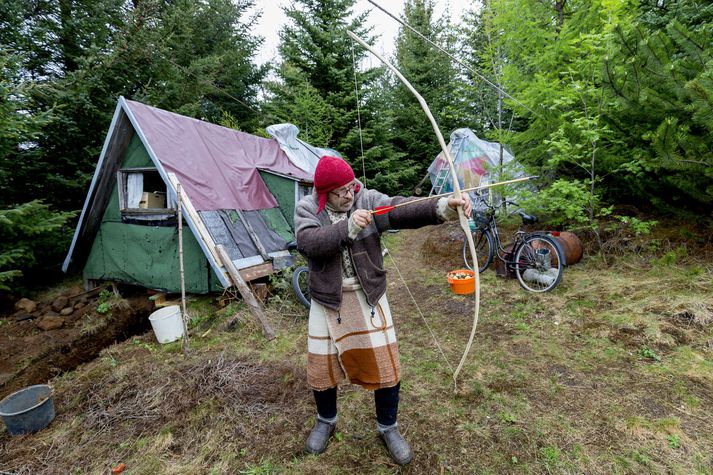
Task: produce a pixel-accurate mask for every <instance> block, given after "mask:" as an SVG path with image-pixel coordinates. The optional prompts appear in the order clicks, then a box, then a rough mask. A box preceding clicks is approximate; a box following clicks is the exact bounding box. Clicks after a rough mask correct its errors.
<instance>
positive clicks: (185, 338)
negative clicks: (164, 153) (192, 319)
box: [176, 183, 188, 359]
mask: <svg viewBox="0 0 713 475" xmlns="http://www.w3.org/2000/svg"><path fill="white" fill-rule="evenodd" d="M182 195H183V194H182V193H181V184H180V183H178V184H177V185H176V201H177V205H178V265H179V267H180V269H181V307H182V310H183V311H182V312H181V313H182V315H183V318H182V320H183V358H185V359H188V311H187V310H186V275H185V272H184V270H183V210H182V209H181V206H182V205H183V199H182Z"/></svg>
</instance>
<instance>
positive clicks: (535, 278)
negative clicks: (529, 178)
mask: <svg viewBox="0 0 713 475" xmlns="http://www.w3.org/2000/svg"><path fill="white" fill-rule="evenodd" d="M484 204H485V206H486V207H487V208H488V209H487V210H486V211H484V212H476V211H475V210H473V212H472V214H471V215H472V220H471V233H472V235H473V242H474V243H475V249H476V254H477V255H478V272H479V273H482V272H483V271H485V269H487V268H488V267H489V266H490V265H491V264H492V263H493V259H494V258H495V255H496V254H497V257H498V258H499V259H500V260H501V261H503V262H504V263H505V268H506V271H507V272H508V273H510V272H512V273H514V274H515V276H516V277H517V280H518V282H519V283H520V286H521V287H522V288H523V289H525V290H527V291H529V292H549V291H551V290H553V289H554V288H555V287H557V285H559V283H560V282H561V280H562V274H563V272H564V265H565V259H564V252H563V251H562V248H561V246H560V245H559V243H558V242H557V241H556V240H555V239H554V238H553V237H552V236H550V235H548V234H547V233H545V232H543V231H534V232H527V231H523V229H522V226H525V225H530V224H534V223H536V222H537V217H536V216H531V215H529V214H527V213H525V212H524V211H522V210H521V209H518V210H517V211H514V212H511V213H509V216H512V215H514V214H517V215H519V216H520V218H521V219H522V225H521V226H520V227H519V228H518V230H517V231H516V232H515V241H514V242H513V247H512V251H511V252H509V251H507V250H506V249H505V248H503V246H502V244H501V241H500V233H499V232H498V225H497V219H496V217H495V215H496V211H497V210H498V209H499V208H502V207H503V206H505V205H512V206H518V205H517V203H513V202H512V201H504V202H501V203H500V204H498V205H491V204H489V203H487V202H484ZM462 254H463V262H465V266H466V267H467V268H468V269H469V270H473V268H472V267H471V262H473V259H472V257H471V256H470V248H469V247H468V241H467V240H464V242H463V250H462Z"/></svg>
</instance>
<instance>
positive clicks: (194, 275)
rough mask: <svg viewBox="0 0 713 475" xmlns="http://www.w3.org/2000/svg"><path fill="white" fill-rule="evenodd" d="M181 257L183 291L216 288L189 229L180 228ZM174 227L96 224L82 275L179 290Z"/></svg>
mask: <svg viewBox="0 0 713 475" xmlns="http://www.w3.org/2000/svg"><path fill="white" fill-rule="evenodd" d="M183 236H184V242H183V260H184V266H185V278H186V291H188V292H191V293H206V292H209V291H211V290H218V289H219V285H220V283H219V281H218V278H217V277H216V276H215V274H213V272H212V270H211V269H210V267H209V265H208V261H207V260H206V258H205V256H204V255H203V251H202V250H201V248H200V246H199V245H198V242H197V241H196V240H195V238H194V237H193V233H191V232H190V231H189V232H184V234H183ZM180 275H181V274H180V270H179V264H178V230H177V229H176V228H158V227H154V226H141V225H132V224H122V223H111V222H104V223H102V225H101V227H100V228H99V232H98V233H97V236H96V238H95V239H94V243H93V245H92V250H91V252H90V254H89V259H88V260H87V264H86V266H85V267H84V278H85V279H96V280H116V281H120V282H126V283H129V284H138V285H142V286H144V287H148V288H154V289H162V290H165V291H168V292H180V291H181V280H180Z"/></svg>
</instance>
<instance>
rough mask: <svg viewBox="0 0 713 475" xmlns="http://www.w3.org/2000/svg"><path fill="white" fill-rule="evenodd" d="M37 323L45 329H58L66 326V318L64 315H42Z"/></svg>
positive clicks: (38, 326)
mask: <svg viewBox="0 0 713 475" xmlns="http://www.w3.org/2000/svg"><path fill="white" fill-rule="evenodd" d="M35 325H37V328H40V329H42V330H44V331H49V330H57V329H58V328H62V327H63V326H64V318H62V317H48V316H45V317H42V318H41V319H40V320H39V321H38V322H37V323H36V324H35Z"/></svg>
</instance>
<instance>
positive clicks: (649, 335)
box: [0, 228, 713, 474]
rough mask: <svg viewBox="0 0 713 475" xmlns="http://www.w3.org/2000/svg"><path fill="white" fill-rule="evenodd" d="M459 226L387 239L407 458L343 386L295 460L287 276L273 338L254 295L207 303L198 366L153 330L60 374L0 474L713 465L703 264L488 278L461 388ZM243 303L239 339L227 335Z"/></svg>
mask: <svg viewBox="0 0 713 475" xmlns="http://www.w3.org/2000/svg"><path fill="white" fill-rule="evenodd" d="M450 233H451V231H450V230H449V229H447V228H430V229H427V230H425V231H421V232H402V233H399V234H397V235H390V236H388V238H387V246H388V248H389V250H390V251H391V252H392V253H393V255H394V257H395V263H394V262H392V261H391V260H390V259H389V258H388V257H387V259H386V266H387V270H388V272H389V276H390V278H389V286H388V293H389V300H390V303H391V307H392V310H393V313H394V317H395V320H396V325H397V330H398V334H399V344H400V352H401V362H402V396H401V401H402V402H401V406H400V416H399V425H400V426H401V429H402V432H403V433H404V434H405V436H406V438H407V439H408V440H409V441H410V442H411V444H412V446H413V447H414V450H415V453H416V457H415V459H414V461H413V462H412V464H411V465H410V466H409V467H407V468H405V469H400V468H398V467H396V466H395V465H394V464H393V463H392V462H391V461H390V459H389V457H388V455H387V454H386V451H385V450H384V448H383V447H382V446H381V444H380V442H379V440H378V439H377V437H376V435H375V430H374V425H375V422H374V416H373V399H372V395H371V393H369V392H366V391H363V390H361V389H360V388H358V387H354V386H350V385H344V386H342V387H341V389H340V397H339V411H340V421H339V428H338V435H337V436H336V437H335V438H334V439H333V440H332V442H331V443H330V446H329V449H328V450H327V452H326V453H325V454H323V455H321V456H318V457H316V456H304V455H302V454H301V447H302V444H303V442H304V438H305V436H306V435H307V433H308V431H309V428H310V427H311V424H312V421H313V419H312V418H313V414H314V407H313V402H312V400H311V395H310V392H309V390H308V389H307V386H306V374H305V368H306V316H307V312H306V310H305V309H304V308H302V307H300V306H299V304H297V303H296V302H295V301H294V300H293V299H292V298H291V297H290V296H289V293H285V290H284V289H283V288H281V287H279V286H278V289H280V292H281V293H280V295H279V298H273V299H272V300H271V301H270V303H269V304H268V306H267V308H266V313H267V315H268V317H269V319H270V320H271V323H273V325H274V327H275V329H276V330H277V332H278V334H279V337H278V338H277V339H276V340H274V341H272V342H267V341H266V340H265V339H264V338H263V337H262V334H261V331H260V329H259V328H258V327H257V326H256V324H255V322H254V320H253V318H252V316H251V315H250V314H249V313H248V312H247V310H246V309H245V307H244V306H242V305H241V304H239V303H231V304H229V305H228V307H225V308H222V309H219V308H217V306H216V305H215V300H216V299H215V298H214V297H197V298H193V299H192V300H191V301H190V304H189V315H191V317H192V333H191V337H192V338H191V354H190V356H189V358H188V360H184V359H183V356H182V351H181V344H180V342H176V343H173V344H169V345H159V344H157V343H155V339H154V338H153V335H152V334H150V333H149V334H146V335H143V336H139V337H135V338H133V339H130V340H128V341H126V342H123V343H119V344H116V345H114V346H112V347H110V348H107V349H106V350H104V352H103V353H102V355H101V357H100V358H97V359H96V360H94V361H93V362H92V363H89V364H87V365H84V366H82V367H80V368H79V369H77V370H76V371H73V372H70V373H67V374H65V375H63V376H60V377H58V378H56V379H55V380H54V381H53V385H54V387H55V394H56V396H55V402H56V405H57V409H58V410H57V419H56V420H55V422H53V424H52V425H51V426H50V427H49V428H47V429H45V430H43V431H42V432H40V433H38V434H35V435H32V436H27V437H24V438H10V437H9V436H7V435H6V434H5V433H2V432H0V470H3V471H10V472H13V473H55V472H58V471H62V472H67V473H75V472H76V473H106V471H107V469H108V468H110V467H112V466H115V465H116V464H118V463H120V462H123V463H126V465H127V473H146V474H149V473H150V474H153V473H191V474H193V473H208V474H210V473H216V474H217V473H221V474H222V473H231V474H235V473H245V474H272V473H298V474H299V473H304V474H308V473H309V474H312V473H317V474H337V473H339V474H341V473H398V472H400V471H404V472H411V473H494V474H495V473H497V474H500V473H622V474H624V473H703V474H711V473H713V470H712V469H711V466H712V465H713V460H712V459H711V453H713V427H712V426H711V424H710V415H709V414H710V412H709V411H710V407H711V405H712V404H713V367H712V363H711V361H712V358H711V355H712V354H713V324H711V320H712V319H711V314H712V313H713V291H712V290H713V288H712V284H713V279H712V277H713V274H712V272H711V268H710V265H709V264H707V263H704V262H693V263H686V264H682V263H681V259H682V257H683V256H682V254H681V253H680V252H679V253H678V254H676V253H674V254H672V255H670V256H668V257H666V256H664V258H661V259H659V260H658V261H657V262H656V263H654V264H653V265H649V264H647V263H646V262H645V261H643V260H642V259H640V258H636V259H630V260H626V259H619V260H618V261H617V262H616V263H614V264H613V265H612V267H610V268H605V267H603V266H602V264H601V261H600V260H598V259H590V260H586V259H585V261H584V262H583V263H581V264H578V265H576V266H573V267H571V268H568V269H567V270H566V272H565V277H564V280H563V282H562V284H561V285H560V287H558V288H557V289H556V291H555V292H552V293H549V294H545V295H535V294H528V293H525V292H524V291H523V290H521V289H520V288H519V286H518V284H517V282H516V281H513V280H500V279H496V278H495V276H494V273H492V272H491V271H487V272H486V273H484V274H483V275H482V296H481V298H482V306H481V315H480V322H479V325H478V330H477V333H476V338H475V343H474V346H473V349H472V350H471V353H470V355H469V357H468V360H467V362H466V365H465V367H464V369H463V371H462V373H461V376H460V378H459V381H458V389H457V391H454V389H453V381H452V377H451V375H452V368H453V367H455V365H456V364H457V363H458V360H459V359H460V356H461V354H462V351H463V347H464V345H465V342H466V340H467V337H468V333H469V331H470V327H471V324H472V319H473V302H472V299H471V298H469V297H454V296H453V295H452V294H450V291H449V289H448V286H447V284H446V282H445V274H446V272H448V271H449V270H452V269H454V268H457V267H459V265H460V263H459V262H458V259H457V256H458V255H459V249H460V247H459V246H460V242H459V241H458V238H457V237H456V238H450V237H449V236H451V234H450ZM449 246H450V247H449ZM451 248H452V249H451ZM439 253H440V254H439ZM396 267H398V269H399V271H400V272H401V274H403V275H404V277H405V279H406V280H407V285H408V289H409V290H410V291H411V293H413V294H414V296H415V297H416V300H417V304H418V308H417V307H416V305H415V304H414V303H413V302H412V301H411V299H410V297H409V296H408V293H407V291H406V287H404V284H403V283H402V282H401V281H400V279H399V278H398V273H397V272H396ZM418 309H420V310H421V311H422V312H423V314H424V319H425V320H426V321H427V322H428V325H429V326H430V327H431V328H432V330H433V333H434V334H435V335H436V339H437V343H436V342H435V341H434V340H433V338H432V336H431V333H430V332H429V330H428V328H427V326H426V323H425V322H424V321H423V319H422V318H421V316H420V314H419V310H418ZM236 313H237V314H238V319H237V321H236V325H235V327H234V328H233V331H225V330H223V329H222V328H223V323H224V322H225V321H226V320H228V319H230V318H231V317H232V316H233V315H235V314H236ZM439 347H440V349H439ZM441 351H442V353H443V355H445V357H444V356H443V355H442V354H441ZM80 461H81V462H80ZM129 470H130V472H129Z"/></svg>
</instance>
